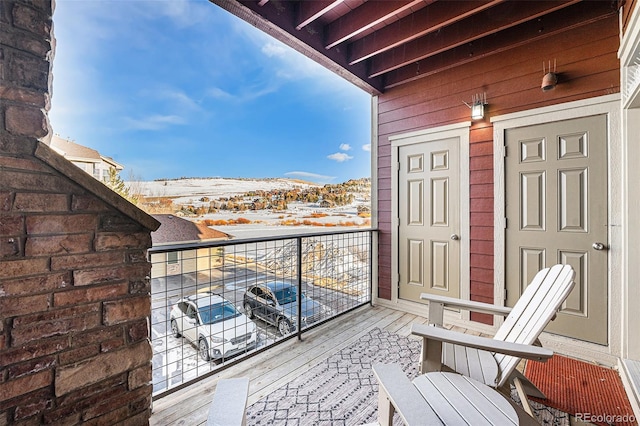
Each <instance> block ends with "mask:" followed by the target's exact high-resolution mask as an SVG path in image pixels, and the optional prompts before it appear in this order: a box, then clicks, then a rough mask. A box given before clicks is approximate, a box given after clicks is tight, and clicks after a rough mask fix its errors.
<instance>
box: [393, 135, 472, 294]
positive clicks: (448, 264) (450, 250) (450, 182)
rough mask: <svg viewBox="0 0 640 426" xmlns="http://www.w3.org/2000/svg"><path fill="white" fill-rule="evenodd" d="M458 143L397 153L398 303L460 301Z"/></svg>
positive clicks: (418, 145) (418, 146) (406, 147)
mask: <svg viewBox="0 0 640 426" xmlns="http://www.w3.org/2000/svg"><path fill="white" fill-rule="evenodd" d="M459 143H460V141H459V139H458V138H448V139H441V140H435V141H429V142H422V143H416V144H411V145H404V146H400V147H399V151H398V160H399V167H400V169H399V172H398V203H399V205H398V220H399V224H398V230H399V231H398V245H399V247H398V250H399V256H398V263H399V265H398V271H399V275H400V276H399V298H400V299H405V300H413V301H419V298H420V293H433V294H439V295H446V296H451V297H459V296H460V238H461V236H460V235H459V234H460V206H459V191H460V188H459V162H460V159H459ZM463 237H464V238H467V236H463Z"/></svg>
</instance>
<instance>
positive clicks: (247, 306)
mask: <svg viewBox="0 0 640 426" xmlns="http://www.w3.org/2000/svg"><path fill="white" fill-rule="evenodd" d="M244 314H245V315H246V316H247V317H249V319H253V309H251V305H250V304H249V302H245V304H244Z"/></svg>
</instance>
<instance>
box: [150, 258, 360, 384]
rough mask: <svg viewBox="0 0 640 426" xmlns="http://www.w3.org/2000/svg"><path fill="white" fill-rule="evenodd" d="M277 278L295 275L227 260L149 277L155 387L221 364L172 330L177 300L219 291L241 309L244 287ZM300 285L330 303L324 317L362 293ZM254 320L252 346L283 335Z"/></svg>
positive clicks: (332, 313) (325, 305)
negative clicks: (202, 269)
mask: <svg viewBox="0 0 640 426" xmlns="http://www.w3.org/2000/svg"><path fill="white" fill-rule="evenodd" d="M276 280H278V281H287V282H291V283H294V284H295V280H292V279H291V277H282V276H275V275H274V274H269V273H267V272H264V271H259V270H258V269H257V268H256V267H249V266H247V265H244V264H242V265H238V264H234V263H233V262H228V263H227V264H225V265H224V266H221V267H220V268H215V269H212V270H210V271H206V273H202V272H201V273H198V274H196V273H189V274H181V275H174V276H167V277H161V278H153V279H152V280H151V287H152V294H151V297H152V318H151V341H152V345H153V351H154V357H153V386H154V393H158V392H162V391H164V390H167V389H169V388H171V387H174V386H176V385H179V384H181V383H183V382H185V381H188V380H191V379H195V378H197V377H198V376H201V375H203V374H206V373H208V372H210V371H212V370H214V369H216V368H219V366H220V364H218V363H216V362H213V361H209V362H207V361H204V360H202V359H201V358H200V356H199V355H198V350H197V348H196V347H195V346H194V345H192V344H191V343H190V342H189V341H188V340H186V339H184V338H182V337H174V336H173V335H172V332H171V325H170V311H171V308H172V306H173V305H174V304H175V303H176V302H177V301H178V300H180V299H181V298H183V297H186V296H189V295H193V294H195V293H196V292H203V291H207V290H209V291H212V292H214V293H216V294H219V295H221V296H222V297H224V298H225V299H227V300H228V301H230V302H231V303H233V304H234V305H235V306H236V308H237V309H238V310H239V311H240V312H244V308H243V306H242V305H243V299H244V294H245V291H246V289H247V288H248V287H249V286H250V285H253V284H256V283H262V282H266V281H276ZM368 285H369V284H368V282H363V283H360V284H358V287H362V290H363V293H367V292H368ZM302 291H303V293H304V294H305V295H306V296H307V297H309V298H311V299H313V300H315V301H317V302H319V303H320V304H321V306H323V307H327V308H329V310H328V311H329V313H326V314H325V316H326V317H329V316H332V315H335V314H337V313H339V312H342V311H344V310H346V309H348V308H349V307H350V306H353V305H355V304H357V303H358V302H359V300H360V299H361V297H362V296H359V295H358V294H351V295H349V294H345V293H344V292H339V291H334V290H331V289H328V288H325V287H321V286H317V285H313V284H312V283H311V282H306V281H303V283H302ZM353 293H357V292H353ZM367 294H368V293H367ZM322 319H325V318H322ZM253 321H254V322H255V324H256V328H257V346H256V348H262V347H264V346H266V345H270V344H272V343H274V342H276V341H277V340H278V339H279V338H281V336H280V334H279V333H278V330H277V328H276V327H275V326H273V325H270V324H267V323H266V322H264V321H262V320H260V319H257V318H255V319H254V320H253ZM250 350H253V348H250ZM223 362H224V361H223Z"/></svg>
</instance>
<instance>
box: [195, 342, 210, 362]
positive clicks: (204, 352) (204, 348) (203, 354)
mask: <svg viewBox="0 0 640 426" xmlns="http://www.w3.org/2000/svg"><path fill="white" fill-rule="evenodd" d="M198 352H200V358H202V360H203V361H209V360H210V359H211V357H210V356H209V345H208V344H207V340H206V339H205V338H204V337H203V338H201V339H200V341H199V342H198Z"/></svg>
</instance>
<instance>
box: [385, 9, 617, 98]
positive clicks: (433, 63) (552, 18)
mask: <svg viewBox="0 0 640 426" xmlns="http://www.w3.org/2000/svg"><path fill="white" fill-rule="evenodd" d="M570 9H571V10H570V11H569V9H566V10H561V11H557V12H555V13H553V14H551V15H549V16H545V17H544V18H541V19H542V20H541V21H540V22H538V21H537V20H535V21H529V22H526V23H524V24H521V25H519V26H517V27H512V28H509V29H507V30H504V31H502V32H500V33H499V34H494V35H491V36H489V37H487V38H484V39H482V40H478V41H477V42H474V43H472V44H471V45H464V46H459V47H456V48H454V49H451V50H448V51H446V52H443V53H440V54H438V55H435V56H432V57H430V58H429V59H428V60H421V61H418V62H416V63H412V64H411V65H408V66H405V67H402V68H400V69H396V70H394V71H391V72H389V73H388V74H386V75H385V84H384V87H385V89H388V88H392V87H396V86H399V85H401V84H404V83H407V82H409V81H412V80H417V79H419V78H424V77H427V76H429V75H433V74H436V73H440V72H443V71H446V70H448V69H451V68H453V67H457V66H459V65H463V64H466V63H470V62H473V61H475V60H477V59H480V58H485V57H487V56H489V55H495V54H499V53H502V52H505V51H508V50H510V49H513V48H514V47H518V46H521V45H525V44H531V43H532V42H533V41H535V40H538V39H542V38H545V37H550V36H552V35H555V34H559V33H562V32H565V31H568V30H570V29H572V28H579V27H581V26H584V25H588V24H590V23H593V22H596V21H599V20H602V19H610V18H612V17H614V16H615V15H616V11H615V10H613V9H612V8H611V7H610V3H608V2H583V3H579V4H577V5H575V6H572V7H571V8H570Z"/></svg>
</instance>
